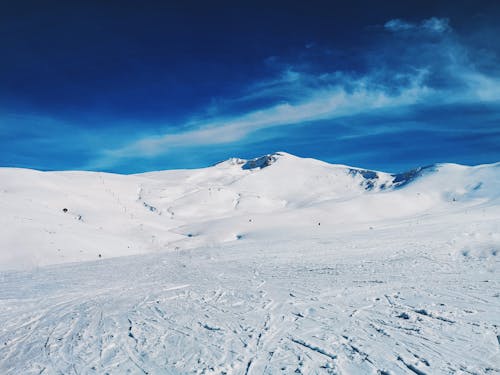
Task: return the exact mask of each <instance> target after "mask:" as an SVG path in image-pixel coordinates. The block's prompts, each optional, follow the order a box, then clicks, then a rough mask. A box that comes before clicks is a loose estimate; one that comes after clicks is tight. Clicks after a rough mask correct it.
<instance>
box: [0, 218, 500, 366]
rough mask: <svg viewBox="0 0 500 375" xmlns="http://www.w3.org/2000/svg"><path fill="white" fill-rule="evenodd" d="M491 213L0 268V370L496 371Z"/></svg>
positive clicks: (496, 284) (499, 359)
mask: <svg viewBox="0 0 500 375" xmlns="http://www.w3.org/2000/svg"><path fill="white" fill-rule="evenodd" d="M497 219H498V218H492V217H491V212H490V213H489V211H488V210H485V211H483V210H481V211H479V212H475V213H470V212H469V213H461V214H455V215H448V216H445V217H440V218H429V219H427V220H423V219H419V220H410V221H408V222H404V223H400V224H398V225H393V226H386V227H384V228H373V229H371V230H370V229H368V230H363V231H357V232H350V233H344V234H337V235H335V236H328V235H323V236H321V238H311V239H309V240H303V241H298V240H294V241H286V240H283V241H276V242H267V243H266V242H262V241H258V242H254V243H247V244H245V243H241V244H238V245H234V244H233V245H228V244H226V245H221V246H216V247H207V248H199V249H191V250H181V251H177V252H170V253H156V254H150V255H141V256H130V257H121V258H114V259H106V260H104V259H103V260H100V261H95V262H83V263H75V264H65V265H57V266H49V267H43V268H39V269H37V270H32V271H11V272H4V273H2V274H0V320H1V322H2V324H1V326H0V343H1V345H0V373H2V374H39V373H41V374H107V373H109V374H127V373H131V374H186V373H197V374H208V373H217V374H223V373H227V374H276V373H285V374H290V373H303V374H315V373H319V374H321V373H325V374H328V373H331V374H491V373H499V372H500V314H499V312H500V280H499V262H498V255H497V253H498V251H499V250H500V249H499V248H498V247H496V246H497V245H498V243H499V242H498V240H499V238H498V236H497V233H499V221H498V220H497ZM471 223H473V224H471Z"/></svg>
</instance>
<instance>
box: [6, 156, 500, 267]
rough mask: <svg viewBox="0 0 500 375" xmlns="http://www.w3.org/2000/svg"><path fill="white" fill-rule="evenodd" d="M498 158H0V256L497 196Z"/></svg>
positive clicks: (343, 222) (185, 239) (298, 231)
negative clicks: (31, 162)
mask: <svg viewBox="0 0 500 375" xmlns="http://www.w3.org/2000/svg"><path fill="white" fill-rule="evenodd" d="M499 195H500V164H498V163H497V164H491V165H482V166H476V167H465V166H460V165H452V164H441V165H435V166H432V167H426V168H421V169H417V170H413V171H409V172H406V173H402V174H398V175H394V174H388V173H383V172H376V171H367V170H362V169H358V168H352V167H348V166H344V165H331V164H328V163H324V162H321V161H318V160H314V159H303V158H298V157H295V156H293V155H290V154H286V153H283V152H279V153H276V154H272V155H266V156H263V157H260V158H257V159H254V160H242V159H235V158H233V159H230V160H227V161H224V162H221V163H218V164H216V165H214V166H212V167H209V168H204V169H197V170H172V171H162V172H152V173H144V174H139V175H127V176H126V175H115V174H107V173H95V172H39V171H34V170H25V169H10V168H2V169H0V211H1V212H2V215H1V216H0V267H1V268H4V269H5V268H17V267H23V266H40V265H46V264H53V263H61V262H73V261H81V260H92V259H97V258H98V257H99V256H100V257H104V258H109V257H114V256H122V255H131V254H141V253H148V252H155V251H161V250H176V249H184V248H194V247H198V246H205V245H210V246H212V245H216V244H220V243H223V242H228V241H255V240H279V239H287V238H296V239H304V238H311V237H314V236H323V235H325V234H327V233H328V234H333V233H338V232H343V231H351V230H353V229H356V228H357V229H360V230H363V229H367V228H369V227H374V226H383V225H385V223H386V222H394V221H396V222H400V221H401V220H405V219H409V218H414V217H416V216H419V215H440V214H443V213H450V212H451V213H453V212H464V210H470V209H471V208H472V207H480V206H485V205H490V206H491V205H493V206H495V207H497V204H498V197H499Z"/></svg>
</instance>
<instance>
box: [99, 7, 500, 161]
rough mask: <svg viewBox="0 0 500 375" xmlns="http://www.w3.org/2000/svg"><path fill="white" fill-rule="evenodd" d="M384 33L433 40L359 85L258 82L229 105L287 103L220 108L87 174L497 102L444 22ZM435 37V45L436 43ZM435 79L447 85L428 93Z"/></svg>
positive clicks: (295, 77) (120, 150) (492, 82)
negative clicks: (342, 123)
mask: <svg viewBox="0 0 500 375" xmlns="http://www.w3.org/2000/svg"><path fill="white" fill-rule="evenodd" d="M384 26H385V28H386V29H387V30H390V31H392V32H410V31H411V32H413V31H426V32H427V33H425V32H424V33H421V34H422V35H424V36H425V35H427V36H429V35H430V34H432V35H433V37H432V38H433V43H431V44H427V43H425V40H420V39H419V41H418V42H414V43H420V44H416V45H414V46H407V47H408V48H406V45H402V48H398V47H397V46H396V47H394V48H395V52H394V53H395V54H397V55H398V57H399V58H401V62H400V63H399V65H398V66H397V67H391V66H390V65H387V66H386V65H384V64H383V61H378V63H379V65H377V67H376V68H375V69H373V70H372V71H369V72H367V73H366V74H365V75H364V76H362V77H357V78H353V77H352V76H349V75H347V74H345V73H343V72H339V71H330V72H328V71H326V72H319V73H317V74H312V73H304V72H299V71H298V70H296V69H294V68H293V67H292V66H289V67H286V68H285V69H284V70H283V71H282V73H281V74H279V75H278V76H277V77H276V78H273V79H269V80H267V81H263V82H258V83H256V84H254V85H252V86H251V87H249V88H248V90H247V91H246V93H243V95H242V96H241V97H240V98H237V99H233V100H228V102H231V101H233V102H238V101H241V102H244V103H247V102H249V101H251V100H253V99H255V98H259V99H268V100H269V101H271V100H275V98H276V97H278V98H279V97H285V98H287V100H286V101H282V102H280V103H276V102H274V103H271V104H270V105H268V106H265V107H262V108H260V109H257V110H249V111H247V112H244V113H240V114H238V115H233V116H221V115H218V114H217V113H224V110H223V108H221V109H218V110H217V111H214V112H212V115H211V117H209V118H207V119H205V120H196V121H190V122H187V123H185V124H179V126H177V127H175V128H172V129H174V130H172V131H167V132H165V133H164V134H160V135H155V136H145V137H142V138H139V139H135V140H133V141H131V142H130V143H128V144H125V145H124V146H123V147H117V148H112V149H108V150H104V151H103V152H102V154H101V156H100V157H99V158H98V159H97V160H94V162H93V163H92V164H91V165H90V166H89V167H91V168H106V167H110V166H113V165H115V164H116V163H118V162H120V161H123V160H124V159H127V158H147V157H155V156H158V155H162V154H167V153H170V152H172V151H174V150H175V149H178V148H184V147H192V146H203V145H222V144H230V143H233V142H236V141H239V140H242V139H244V138H245V137H248V136H249V135H250V134H251V133H253V132H255V131H258V130H263V129H267V128H271V127H281V126H289V125H294V124H301V123H308V122H314V121H318V120H327V119H337V118H340V117H349V116H357V115H360V114H364V113H368V112H370V111H374V110H379V111H383V110H391V111H394V110H402V109H404V108H407V107H408V106H412V105H415V104H419V103H425V104H426V105H434V106H436V105H442V104H452V103H478V102H498V101H499V99H500V89H499V87H500V78H499V77H496V76H494V75H488V74H485V73H484V72H481V71H479V70H478V69H477V67H476V65H475V64H474V63H472V62H471V57H470V55H471V54H470V53H469V52H470V51H469V50H468V49H467V48H466V47H465V46H463V45H461V44H460V43H459V42H458V41H457V40H456V38H454V33H453V31H452V29H451V28H450V26H449V21H448V20H447V19H445V18H435V17H432V18H428V19H425V20H423V21H421V22H418V23H411V22H406V21H403V20H400V19H394V20H390V21H388V22H387V23H386V24H385V25H384ZM436 35H438V36H439V37H440V38H441V39H438V40H437V42H436V39H435V36H436ZM386 42H387V41H386ZM404 42H405V43H406V41H404ZM389 43H390V41H389ZM399 46H401V45H399ZM375 57H376V58H378V56H375ZM400 66H404V67H405V68H404V69H406V71H405V70H402V68H400ZM436 77H438V80H441V81H444V82H446V84H447V85H448V86H441V87H439V86H438V85H435V86H434V85H433V80H435V79H436ZM156 128H161V126H160V125H157V126H156ZM367 131H368V132H370V131H381V130H380V129H379V130H376V129H367Z"/></svg>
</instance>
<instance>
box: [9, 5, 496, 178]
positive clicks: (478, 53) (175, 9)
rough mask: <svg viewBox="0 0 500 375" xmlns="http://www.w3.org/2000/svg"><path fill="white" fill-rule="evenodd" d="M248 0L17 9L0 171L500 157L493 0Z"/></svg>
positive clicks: (395, 165) (367, 164) (407, 163)
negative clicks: (266, 159) (271, 159)
mask: <svg viewBox="0 0 500 375" xmlns="http://www.w3.org/2000/svg"><path fill="white" fill-rule="evenodd" d="M9 3H10V4H9ZM237 3H238V2H222V1H219V2H217V1H216V2H210V4H208V2H201V1H198V2H194V1H183V2H178V4H174V2H169V1H167V2H165V1H144V2H142V1H141V2H140V3H139V2H135V1H120V2H114V1H110V2H100V1H99V2H98V1H71V2H62V1H58V2H56V1H47V2H39V1H22V0H21V1H19V2H3V3H2V5H0V50H1V56H2V58H1V59H0V166H12V167H27V168H36V169H42V170H62V169H87V170H102V171H112V172H120V173H133V172H141V171H148V170H158V169H170V168H194V167H202V166H207V165H210V164H213V163H214V162H217V161H220V160H223V159H227V158H229V157H231V156H237V157H243V158H251V157H256V156H259V155H261V154H266V153H272V152H274V151H280V150H282V151H287V152H290V153H293V154H296V155H298V156H304V157H314V158H318V159H322V160H325V161H328V162H332V163H342V164H350V165H354V166H360V167H364V168H372V169H379V170H386V171H391V172H396V171H402V170H405V169H409V168H413V167H416V166H420V165H428V164H432V163H436V162H456V163H462V164H480V163H489V162H496V161H500V43H498V36H497V35H500V30H499V29H500V25H499V24H498V19H500V6H499V5H496V4H495V1H461V2H456V1H434V2H426V1H405V2H401V1H384V2H377V3H376V2H373V1H349V2H348V1H313V2H307V3H306V2H302V1H301V2H293V1H289V2H272V1H268V2H262V3H259V2H258V1H253V2H246V3H245V2H239V3H238V4H237ZM497 3H498V2H497Z"/></svg>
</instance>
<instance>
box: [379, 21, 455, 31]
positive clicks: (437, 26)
mask: <svg viewBox="0 0 500 375" xmlns="http://www.w3.org/2000/svg"><path fill="white" fill-rule="evenodd" d="M384 27H385V29H386V30H389V31H392V32H401V31H403V32H407V31H424V32H431V33H444V32H446V31H451V27H450V21H449V20H448V19H447V18H436V17H431V18H428V19H425V20H422V21H421V22H419V23H414V22H408V21H404V20H402V19H399V18H395V19H392V20H389V21H387V22H386V23H385V24H384Z"/></svg>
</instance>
